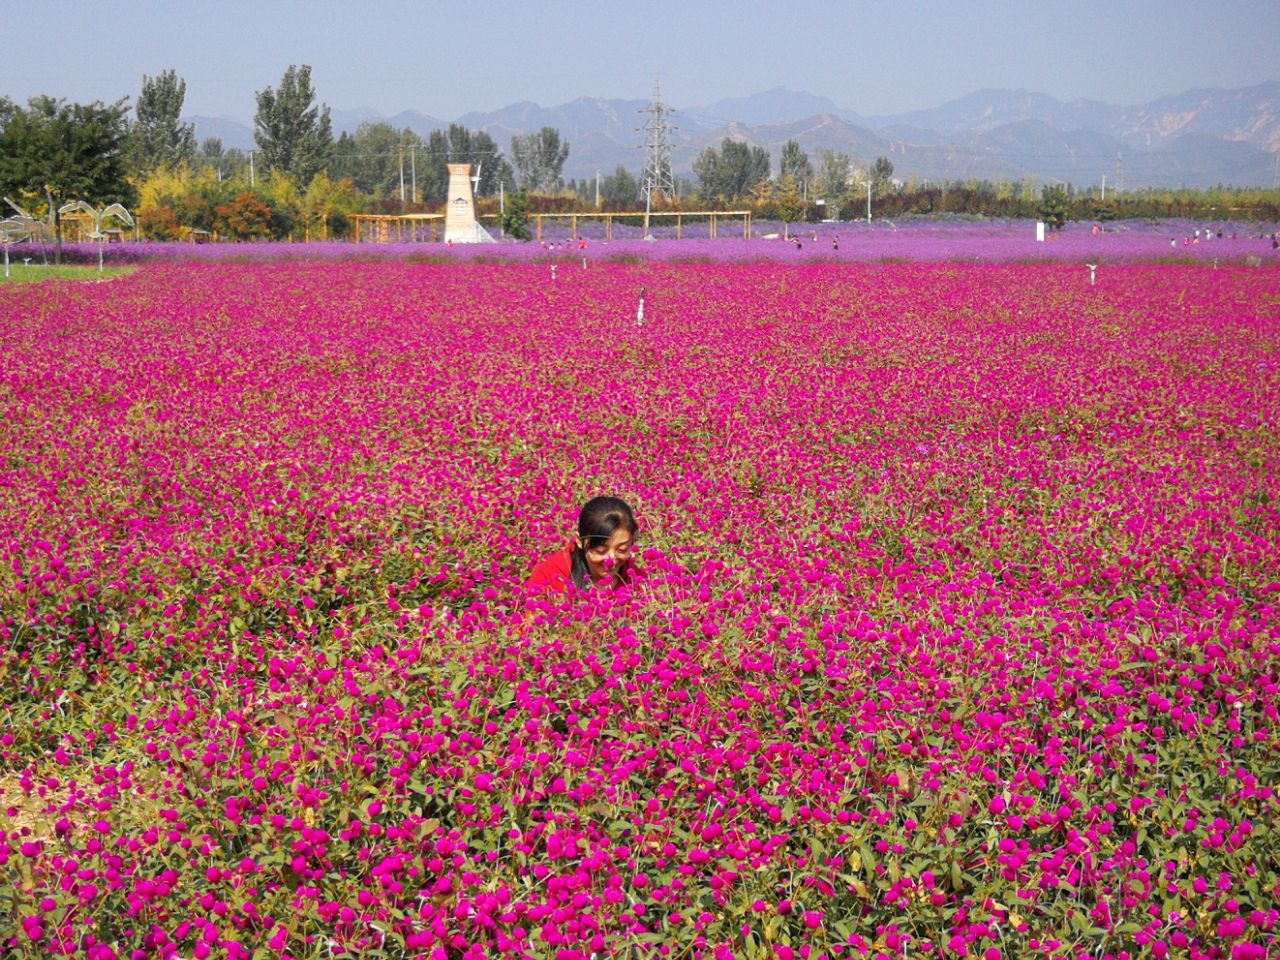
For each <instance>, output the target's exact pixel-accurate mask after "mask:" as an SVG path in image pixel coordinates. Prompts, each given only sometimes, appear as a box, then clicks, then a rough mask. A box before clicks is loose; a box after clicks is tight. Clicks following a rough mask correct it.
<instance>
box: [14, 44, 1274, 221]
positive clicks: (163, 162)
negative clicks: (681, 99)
mask: <svg viewBox="0 0 1280 960" xmlns="http://www.w3.org/2000/svg"><path fill="white" fill-rule="evenodd" d="M185 96H186V83H185V81H183V80H182V78H181V77H179V76H178V75H177V74H176V73H175V72H174V71H172V70H168V71H164V72H163V73H161V74H160V75H159V76H156V77H148V76H144V77H143V82H142V89H141V92H140V94H139V96H138V102H137V106H136V109H135V111H134V114H135V115H134V117H132V118H130V116H129V113H130V111H129V106H128V103H127V100H122V101H118V102H116V103H112V104H103V103H100V102H95V103H91V104H69V103H66V102H65V101H62V100H57V99H54V98H51V97H36V98H33V99H32V100H30V101H29V102H28V104H27V106H26V107H19V106H17V105H16V104H13V103H12V102H10V101H8V100H6V99H4V98H0V195H3V196H6V197H11V198H13V200H14V204H13V205H21V206H23V207H25V208H27V209H29V210H33V211H35V212H37V214H41V215H45V216H47V217H48V220H49V225H50V226H51V227H52V229H53V232H54V233H55V236H57V237H59V238H60V224H59V222H58V215H57V210H58V208H59V207H60V206H62V205H63V204H64V203H65V202H67V201H69V200H76V199H84V200H89V201H91V202H93V203H96V204H106V203H112V202H119V203H123V204H125V205H126V206H128V207H130V208H131V209H134V210H136V211H137V212H138V214H139V220H140V223H141V226H142V229H143V231H144V232H145V234H146V235H147V236H149V237H153V238H156V239H171V238H176V237H179V236H182V235H187V234H189V233H190V232H191V231H208V232H210V233H217V234H220V235H223V236H227V237H235V238H263V237H272V238H299V239H301V238H305V237H331V236H342V235H343V234H344V233H345V232H346V230H347V225H348V220H349V217H350V216H351V214H353V213H358V212H389V211H393V210H405V209H416V210H426V209H428V208H430V207H432V206H438V205H439V204H440V203H442V202H443V201H444V200H445V193H446V189H447V184H448V173H447V170H446V167H445V164H446V163H452V162H465V163H470V164H471V165H472V168H473V171H474V172H475V173H476V175H477V178H478V180H477V194H478V195H479V196H480V197H481V198H492V197H494V196H495V195H496V194H497V192H498V191H499V188H500V185H507V186H519V187H521V188H522V189H523V190H524V191H526V192H531V193H532V194H534V196H521V197H520V199H519V201H518V203H517V208H518V209H519V208H528V209H558V210H568V209H579V210H589V209H593V208H595V206H596V205H597V203H599V204H602V205H603V206H604V207H605V208H606V209H615V210H632V209H634V208H635V204H636V200H637V197H638V196H639V195H640V184H639V182H638V180H637V178H636V177H635V176H634V175H633V174H632V173H631V172H630V171H628V170H627V169H626V168H625V167H624V166H621V165H619V166H618V167H617V168H616V170H615V171H614V172H613V173H612V174H610V175H609V176H606V177H603V178H598V179H595V180H572V181H569V182H568V183H565V181H564V180H563V178H562V171H563V168H564V164H565V161H566V159H567V158H568V155H569V144H568V143H567V142H565V141H563V140H562V138H561V136H560V133H559V131H557V130H555V129H553V128H550V127H546V128H543V129H542V130H540V131H538V132H537V133H530V134H521V135H518V136H515V137H513V138H512V141H511V150H510V160H509V159H508V158H507V156H505V155H504V154H503V151H502V149H501V148H500V147H499V145H498V144H497V143H496V142H495V141H494V140H493V138H492V137H491V136H490V135H489V134H488V133H486V132H484V131H472V130H468V129H467V128H465V127H463V126H461V125H458V124H453V125H451V126H450V127H449V128H448V129H447V130H436V131H432V133H431V134H430V135H429V136H427V137H426V138H422V137H420V136H418V135H417V134H415V133H413V132H412V131H410V130H407V129H402V130H397V129H396V128H394V127H392V126H391V125H389V124H386V123H370V124H365V125H363V126H361V127H360V128H359V129H358V130H356V131H355V132H354V133H343V134H342V135H341V136H340V137H338V138H337V139H336V140H335V139H334V137H333V131H332V123H331V120H330V114H329V108H328V107H327V106H326V105H323V104H319V103H318V102H317V99H316V92H315V89H314V88H313V86H312V83H311V70H310V67H308V66H306V65H302V66H290V67H289V68H288V69H287V70H286V71H285V73H284V76H283V77H282V79H281V82H280V84H279V86H278V87H268V88H266V89H265V90H262V91H260V92H258V93H257V95H256V97H257V112H256V114H255V118H254V137H255V142H256V144H257V149H256V150H255V151H252V152H251V153H246V152H245V151H242V150H235V149H224V148H223V145H222V143H221V142H220V141H219V140H217V139H216V138H208V139H206V140H204V141H203V142H201V143H199V144H197V143H196V137H195V131H194V129H193V127H192V125H191V124H190V123H184V122H182V120H181V119H180V118H181V111H182V106H183V102H184V100H185ZM693 173H694V178H695V179H694V180H693V181H680V182H679V183H678V193H679V194H680V199H679V200H677V199H676V198H673V197H657V198H656V202H657V204H658V205H659V206H672V205H674V204H682V205H684V206H686V207H688V208H695V207H702V208H705V207H712V208H720V209H724V208H726V207H728V206H749V207H750V208H751V209H752V210H754V211H755V212H756V213H757V215H759V216H763V217H768V218H776V219H782V220H786V221H796V220H802V219H810V218H816V217H819V216H821V217H835V218H846V219H847V218H850V217H857V216H859V215H861V212H862V208H863V204H864V203H865V196H866V192H867V189H868V185H869V187H870V191H871V194H872V196H873V198H874V199H875V207H876V212H877V215H879V216H902V215H906V214H926V215H927V214H939V213H964V214H976V215H994V216H1010V217H1031V216H1039V217H1041V218H1044V219H1047V220H1049V222H1051V223H1053V222H1057V221H1059V220H1061V219H1095V220H1106V219H1110V218H1112V217H1161V216H1165V217H1168V216H1188V217H1199V218H1209V219H1248V218H1255V219H1272V220H1274V219H1276V218H1277V213H1278V212H1280V211H1277V197H1276V195H1275V192H1274V191H1238V190H1237V191H1224V190H1219V191H1199V192H1194V191H1192V192H1189V191H1179V192H1170V191H1143V192H1141V193H1134V192H1129V193H1125V194H1122V195H1115V194H1113V195H1112V196H1111V197H1110V198H1108V199H1107V200H1106V201H1105V202H1104V201H1103V200H1102V198H1101V197H1099V196H1096V195H1095V194H1094V193H1093V192H1091V191H1085V192H1083V193H1077V191H1075V190H1074V189H1072V188H1071V187H1070V186H1069V185H1064V186H1061V187H1050V188H1045V189H1043V190H1037V186H1038V185H1037V184H1036V183H1035V181H1034V180H1033V179H1031V178H1027V179H1025V180H1023V181H1022V182H1021V183H1010V182H1007V181H997V182H995V183H990V182H988V181H965V182H963V183H955V182H953V183H948V184H938V183H934V184H928V183H925V184H920V183H916V182H914V181H913V182H909V183H906V184H903V183H901V182H899V181H896V180H894V179H893V173H894V169H893V164H892V163H891V162H890V161H889V160H888V158H886V157H879V158H877V159H876V160H875V162H874V163H871V164H868V165H865V166H864V165H860V164H859V163H858V162H857V161H855V160H854V159H853V158H852V157H850V156H849V155H848V154H844V153H840V152H838V151H832V150H821V151H818V153H817V154H816V156H815V157H814V158H810V156H809V155H808V154H807V153H806V152H805V151H804V150H803V148H802V147H801V146H800V144H799V143H798V142H796V141H794V140H791V141H788V142H787V143H786V144H784V145H783V148H782V150H781V153H780V157H779V163H778V173H777V176H776V177H774V176H773V169H772V161H771V157H770V155H769V153H768V152H767V151H766V150H764V149H763V148H761V147H756V146H751V145H749V144H746V143H743V142H741V141H736V140H732V139H728V138H726V139H725V140H724V141H723V142H722V143H721V144H720V145H719V146H718V147H708V148H707V149H705V150H704V151H703V152H702V153H701V154H699V156H698V157H697V158H696V159H695V161H694V164H693ZM819 200H821V201H822V203H821V204H820V205H819V204H818V203H817V201H819ZM9 212H12V211H6V213H9Z"/></svg>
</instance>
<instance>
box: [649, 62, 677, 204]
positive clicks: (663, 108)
mask: <svg viewBox="0 0 1280 960" xmlns="http://www.w3.org/2000/svg"><path fill="white" fill-rule="evenodd" d="M640 112H641V113H647V114H648V115H649V119H648V120H647V121H645V125H644V126H643V127H641V128H640V129H641V130H643V131H644V132H645V133H646V134H647V136H646V138H645V143H644V149H645V160H644V173H643V174H641V176H640V194H641V196H643V197H644V203H645V209H646V210H648V209H649V208H650V206H651V204H652V200H653V191H655V190H660V191H662V193H663V195H664V196H666V197H668V198H672V197H674V196H675V195H676V183H675V178H674V177H673V176H672V174H671V131H672V130H675V129H676V128H675V127H674V126H672V124H671V123H670V122H669V121H668V120H667V117H668V116H669V115H670V114H671V108H670V107H668V106H667V105H666V104H664V103H663V102H662V85H661V81H659V80H657V79H655V80H654V81H653V101H652V102H651V103H650V104H649V106H648V107H647V108H645V109H644V110H641V111H640Z"/></svg>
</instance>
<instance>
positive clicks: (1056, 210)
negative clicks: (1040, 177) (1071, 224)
mask: <svg viewBox="0 0 1280 960" xmlns="http://www.w3.org/2000/svg"><path fill="white" fill-rule="evenodd" d="M1070 208H1071V200H1070V198H1069V197H1068V196H1067V188H1066V187H1064V186H1061V185H1059V184H1045V186H1044V189H1043V190H1041V191H1040V207H1039V209H1038V210H1037V213H1038V214H1039V215H1040V219H1041V220H1043V221H1044V222H1045V223H1046V224H1047V225H1048V226H1049V227H1050V229H1053V230H1060V229H1061V228H1062V226H1063V225H1064V224H1065V223H1066V222H1067V212H1068V211H1069V210H1070Z"/></svg>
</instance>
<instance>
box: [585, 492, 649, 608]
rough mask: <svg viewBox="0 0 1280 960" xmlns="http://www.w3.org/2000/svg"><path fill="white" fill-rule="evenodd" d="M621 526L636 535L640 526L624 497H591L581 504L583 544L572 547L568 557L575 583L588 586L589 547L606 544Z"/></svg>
mask: <svg viewBox="0 0 1280 960" xmlns="http://www.w3.org/2000/svg"><path fill="white" fill-rule="evenodd" d="M619 527H626V529H627V530H628V531H629V532H630V533H631V535H632V536H633V537H634V536H635V535H636V533H637V532H638V530H639V524H637V523H636V515H635V514H634V513H632V512H631V507H629V506H628V505H627V502H626V501H625V500H619V499H618V498H617V497H592V498H591V499H590V500H588V501H587V502H586V503H585V504H583V506H582V512H581V513H580V514H578V540H579V541H580V543H581V546H576V547H574V548H573V556H572V557H571V558H570V560H569V574H570V576H572V577H573V584H574V586H576V587H577V588H578V589H579V590H585V589H586V588H587V580H588V577H589V576H590V568H589V567H588V566H587V548H589V547H600V546H604V545H605V544H606V543H608V542H609V538H610V537H612V536H613V534H614V531H615V530H617V529H618V528H619Z"/></svg>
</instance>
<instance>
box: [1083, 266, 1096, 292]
mask: <svg viewBox="0 0 1280 960" xmlns="http://www.w3.org/2000/svg"><path fill="white" fill-rule="evenodd" d="M1085 266H1086V267H1088V268H1089V286H1091V287H1092V286H1093V284H1094V278H1095V277H1097V275H1098V265H1097V264H1096V263H1086V264H1085Z"/></svg>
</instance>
